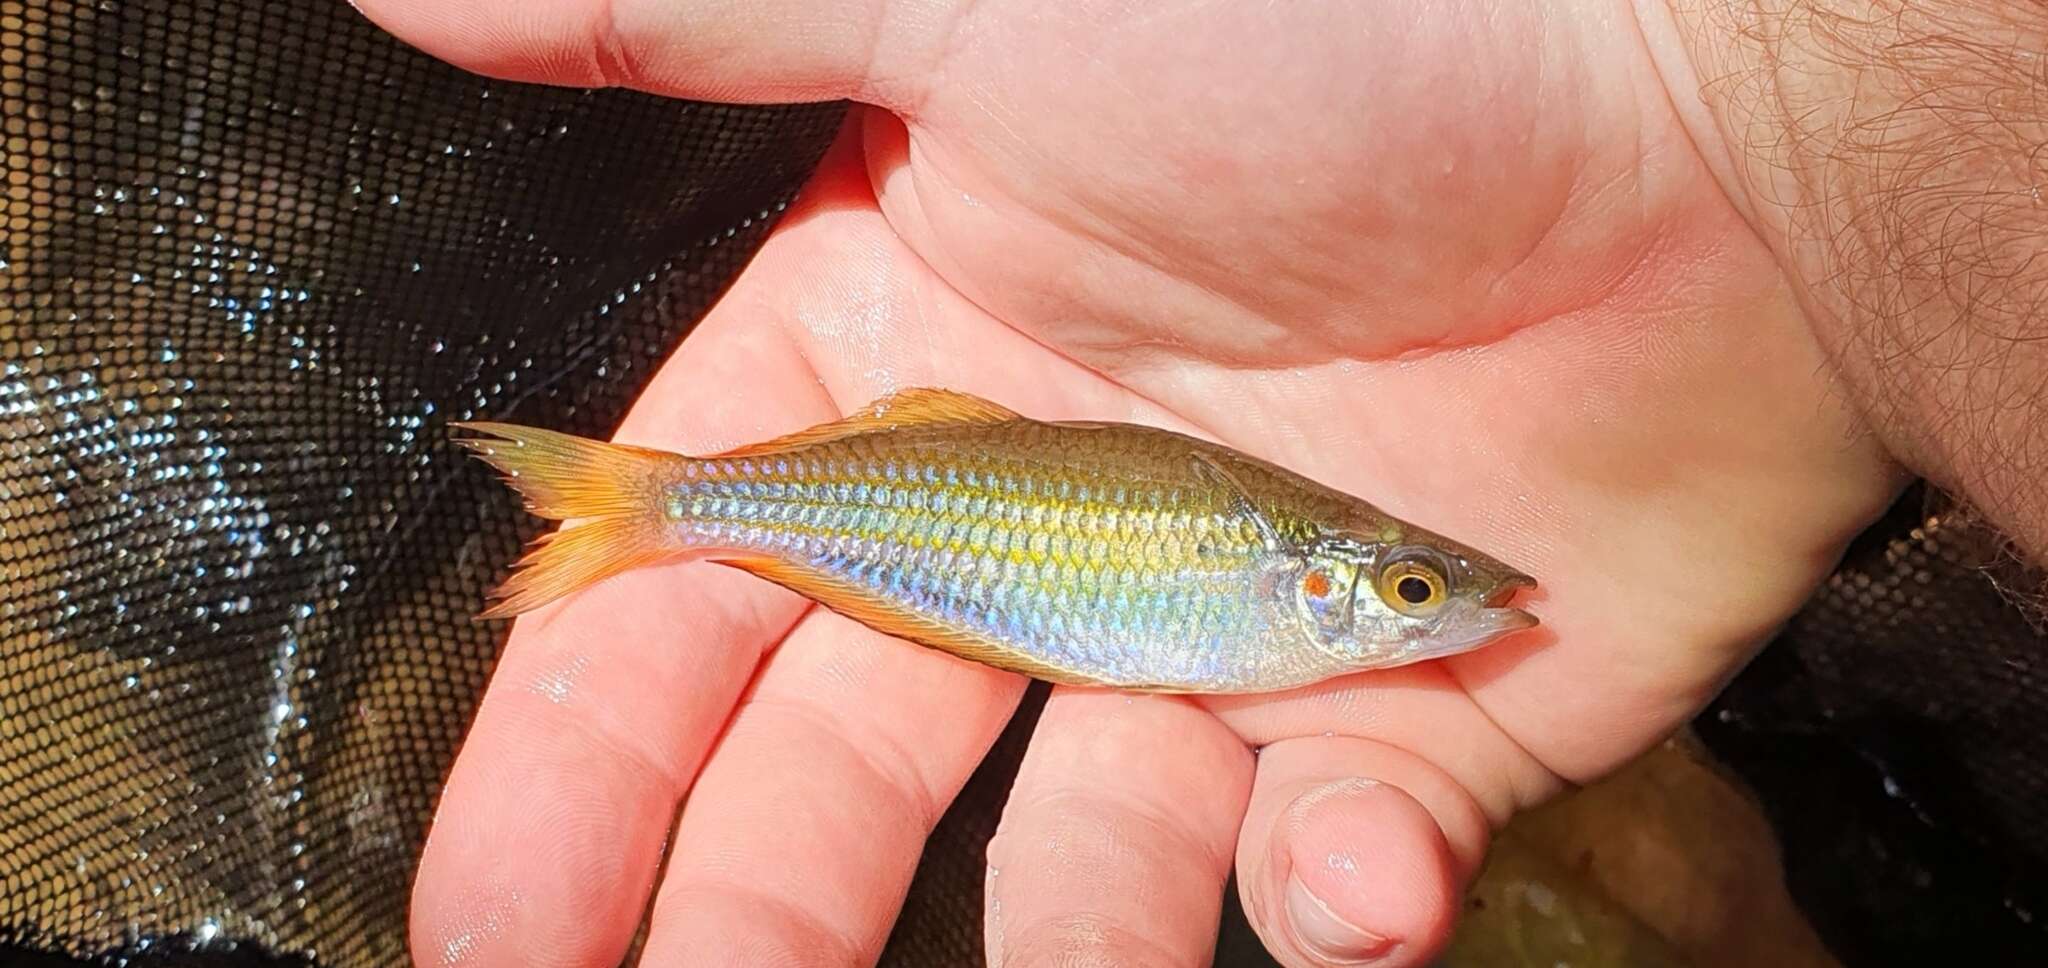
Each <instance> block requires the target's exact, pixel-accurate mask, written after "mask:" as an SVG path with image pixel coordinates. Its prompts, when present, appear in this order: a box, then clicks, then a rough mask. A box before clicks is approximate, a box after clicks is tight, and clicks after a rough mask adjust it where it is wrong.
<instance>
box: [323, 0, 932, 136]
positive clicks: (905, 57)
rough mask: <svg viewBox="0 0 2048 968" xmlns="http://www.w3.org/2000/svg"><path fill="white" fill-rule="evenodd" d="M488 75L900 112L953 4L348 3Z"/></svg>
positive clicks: (782, 0)
mask: <svg viewBox="0 0 2048 968" xmlns="http://www.w3.org/2000/svg"><path fill="white" fill-rule="evenodd" d="M349 2H350V3H351V4H353V5H354V6H355V8H356V9H357V10H359V11H361V12H362V13H363V15H364V16H367V17H369V18H370V20H372V21H374V22H375V23H376V24H377V25H378V26H380V27H382V28H383V29H385V30H387V31H389V32H391V33H392V34H393V35H394V36H396V37H398V39H400V40H403V41H405V42H406V43H409V44H411V45H413V46H415V47H418V48H419V49H421V50H423V51H425V52H427V53H429V54H432V55H433V56H435V57H438V58H440V59H442V60H445V61H447V62H449V63H451V64H454V65H455V66H457V67H461V68H463V69H465V70H469V71H474V72H476V73H478V74H483V75H486V76H489V77H497V78H503V79H505V80H513V81H532V82H539V83H544V84H561V85H568V86H575V87H625V88H632V89H634V90H639V91H647V92H649V93H654V94H663V95H668V96H671V97H685V98H693V99H701V100H716V101H727V102H738V103H747V102H755V103H760V102H772V103H787V102H804V101H831V100H839V99H851V100H857V101H864V102H867V103H871V104H878V105H881V106H882V107H885V108H890V109H892V110H897V111H899V113H900V112H901V110H902V109H903V108H904V107H906V106H907V105H908V104H909V103H910V102H911V101H912V100H914V98H915V97H916V95H917V93H918V92H919V90H920V89H921V88H922V85H923V83H924V79H925V77H926V76H927V75H928V74H929V73H930V69H931V67H932V66H933V65H935V64H936V63H937V62H938V60H939V58H940V56H941V52H942V51H943V49H944V40H945V35H946V33H947V32H948V31H949V30H950V29H951V26H952V22H953V14H954V13H955V12H956V6H957V4H956V0H920V2H917V3H903V4H899V3H896V2H894V0H822V2H821V0H349Z"/></svg>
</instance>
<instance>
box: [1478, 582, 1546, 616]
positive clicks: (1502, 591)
mask: <svg viewBox="0 0 2048 968" xmlns="http://www.w3.org/2000/svg"><path fill="white" fill-rule="evenodd" d="M1535 587H1536V579H1534V578H1531V577H1529V576H1528V575H1524V574H1522V573H1521V572H1513V573H1511V574H1509V575H1508V576H1507V577H1505V578H1502V579H1501V580H1500V581H1499V582H1497V583H1495V584H1494V586H1493V592H1492V593H1491V594H1489V595H1487V596H1486V601H1485V605H1486V607H1487V608H1488V609H1489V610H1501V609H1502V608H1503V606H1505V605H1507V603H1509V602H1511V601H1513V600H1514V598H1515V594H1516V593H1517V592H1520V591H1523V590H1524V589H1532V588H1535ZM1505 610H1506V611H1515V609H1505ZM1532 621H1533V620H1532Z"/></svg>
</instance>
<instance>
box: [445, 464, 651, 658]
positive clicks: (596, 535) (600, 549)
mask: <svg viewBox="0 0 2048 968" xmlns="http://www.w3.org/2000/svg"><path fill="white" fill-rule="evenodd" d="M453 427H454V428H455V429H457V430H461V431H466V432H469V433H474V434H481V435H486V436H479V437H458V438H456V440H455V442H456V443H458V444H460V445H462V446H463V447H466V448H468V449H469V450H470V451H471V452H473V453H475V454H476V455H477V456H478V457H479V458H481V459H482V460H483V461H484V463H487V464H489V465H491V466H492V467H494V468H496V469H497V470H498V472H499V473H500V474H501V475H503V476H504V479H505V481H506V482H507V483H509V484H510V485H512V488H513V490H516V491H518V492H519V494H520V496H521V497H523V498H525V500H526V507H527V510H529V511H531V512H533V513H534V514H536V515H538V516H540V517H544V518H551V519H555V520H568V519H577V520H575V522H574V523H572V524H568V525H565V526H564V527H562V528H561V529H560V530H558V531H555V532H554V533H552V534H547V535H543V536H542V537H541V538H540V539H539V540H538V541H535V542H534V543H533V545H532V546H531V547H530V548H529V549H528V550H527V553H526V555H525V557H522V558H521V559H519V561H518V563H517V564H515V565H514V566H513V569H514V570H513V572H512V574H511V576H510V577H508V578H506V579H505V582H504V584H502V585H500V586H498V587H497V588H496V589H494V590H493V591H492V592H491V597H492V598H494V599H496V601H495V602H494V603H493V604H492V605H491V607H490V608H488V609H485V610H484V611H483V613H482V614H481V615H479V616H478V617H480V618H486V619H493V618H509V617H511V616H514V615H518V614H520V613H521V612H530V611H532V610H534V609H536V608H539V607H540V606H542V605H545V604H547V603H548V602H551V601H554V600H555V599H557V598H561V597H562V596H564V595H567V594H569V593H570V592H574V591H577V590H579V589H582V588H587V587H589V586H591V585H595V584H597V583H598V582H601V581H604V580H605V579H607V578H610V577H612V576H614V575H617V574H619V573H620V572H624V571H628V570H630V569H633V568H636V567H639V566H641V565H646V564H652V563H654V562H656V561H659V560H661V559H663V558H666V557H670V556H671V555H672V554H673V553H674V552H675V550H676V549H673V548H671V547H669V546H668V545H667V543H666V541H665V537H666V534H667V532H666V529H664V528H663V526H662V518H661V514H662V502H661V484H660V482H661V481H662V479H663V478H664V477H665V476H666V475H665V471H667V470H668V469H669V468H672V467H673V466H675V465H676V464H677V463H680V462H683V461H687V460H688V459H689V458H686V457H683V456H681V455H678V454H670V453H665V452H662V451H658V450H649V449H647V448H644V447H632V446H628V445H625V444H609V443H605V442H602V441H596V440H588V439H585V438H582V437H575V436H571V435H569V434H563V433H556V432H555V431H552V430H541V429H538V428H535V427H522V426H519V425H516V424H503V423H458V424H454V425H453Z"/></svg>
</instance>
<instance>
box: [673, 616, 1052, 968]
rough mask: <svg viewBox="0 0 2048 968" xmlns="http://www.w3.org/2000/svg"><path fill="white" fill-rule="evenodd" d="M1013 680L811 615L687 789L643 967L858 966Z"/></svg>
mask: <svg viewBox="0 0 2048 968" xmlns="http://www.w3.org/2000/svg"><path fill="white" fill-rule="evenodd" d="M1023 689H1024V680H1023V679H1022V678H1021V677H1018V676H1015V675H1010V674H1008V673H1003V672H998V671H996V670H993V669H990V668H987V667H985V666H979V665H974V664H971V663H968V662H964V661H962V660H959V659H955V658H952V657H951V656H948V655H945V654H943V653H939V652H935V651H932V650H929V649H924V648H920V647H918V646H915V645H911V644H909V643H906V642H903V641H901V640H897V639H893V638H890V637H888V636H884V635H881V634H880V633H877V632H874V631H871V630H869V629H867V628H865V627H863V626H861V625H858V624H856V623H854V622H852V621H851V620H848V619H846V618H843V617H840V616H838V615H835V614H833V613H831V612H827V611H824V610H814V611H813V612H811V613H810V615H809V616H808V617H807V618H806V619H805V620H804V621H803V622H802V623H801V624H800V625H799V626H798V627H797V629H796V631H794V632H793V633H792V634H791V635H790V636H789V638H788V639H787V640H786V641H785V642H783V644H782V645H781V646H780V647H779V648H778V649H777V650H776V651H775V653H774V655H773V656H772V657H771V658H770V659H769V660H768V662H767V663H766V664H765V665H764V666H763V668H762V670H761V673H760V676H759V678H758V680H757V682H756V683H755V686H754V688H753V689H752V691H751V692H750V693H749V694H748V697H747V699H746V700H745V701H744V703H743V704H742V705H741V707H740V708H739V710H738V711H737V712H736V713H735V714H734V717H733V721H732V725H731V727H730V728H729V729H728V731H727V733H726V736H725V738H724V739H723V740H721V741H720V743H719V745H718V749H717V750H716V752H715V753H713V755H712V757H711V759H710V761H709V762H708V763H707V764H706V765H705V768H704V772H703V775H702V776H701V777H700V778H699V779H698V782H697V785H696V787H695V788H694V789H693V790H691V792H690V796H689V801H688V803H687V804H686V805H685V806H684V808H683V813H682V819H681V821H680V822H679V823H678V825H677V828H676V834H675V846H674V848H673V851H672V856H671V857H670V860H669V864H668V875H667V878H666V880H665V881H664V883H663V884H662V885H661V888H660V891H659V894H658V895H657V897H656V899H655V907H654V912H653V920H652V922H651V927H650V930H649V933H648V941H647V948H646V957H645V959H644V962H645V963H646V964H653V965H682V964H689V965H747V966H750V968H752V966H759V968H775V966H783V965H788V966H797V965H804V966H811V965H865V964H872V963H874V960H875V958H876V957H877V956H879V955H880V953H881V949H882V945H883V943H884V942H885V941H886V940H887V938H888V935H889V928H890V926H891V924H892V923H893V922H894V921H895V917H896V913H897V909H898V908H899V907H900V906H901V904H902V900H903V895H904V892H905V891H906V890H907V889H908V888H909V885H910V878H911V874H912V873H913V872H914V870H915V869H916V867H917V860H918V856H919V854H920V852H921V850H922V849H923V845H924V840H925V837H926V836H927V835H928V834H929V833H930V832H931V828H932V825H933V824H935V823H936V822H937V821H938V818H939V815H940V814H941V813H942V812H943V811H944V810H945V807H946V805H947V804H948V803H950V802H952V799H953V797H954V796H955V795H956V794H957V793H958V792H959V790H960V787H961V785H962V784H963V783H965V782H966V780H967V777H968V775H969V774H970V773H972V772H973V770H974V765H975V763H977V762H978V761H979V760H980V759H981V757H982V755H983V754H985V753H986V752H987V751H988V747H989V744H990V743H992V742H994V741H995V738H996V736H997V734H999V733H1000V732H1001V731H1002V727H1003V723H1004V722H1005V721H1006V720H1007V719H1008V717H1009V715H1010V713H1011V711H1012V710H1013V709H1014V708H1015V707H1016V703H1017V699H1018V697H1019V696H1020V695H1022V693H1023Z"/></svg>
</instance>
